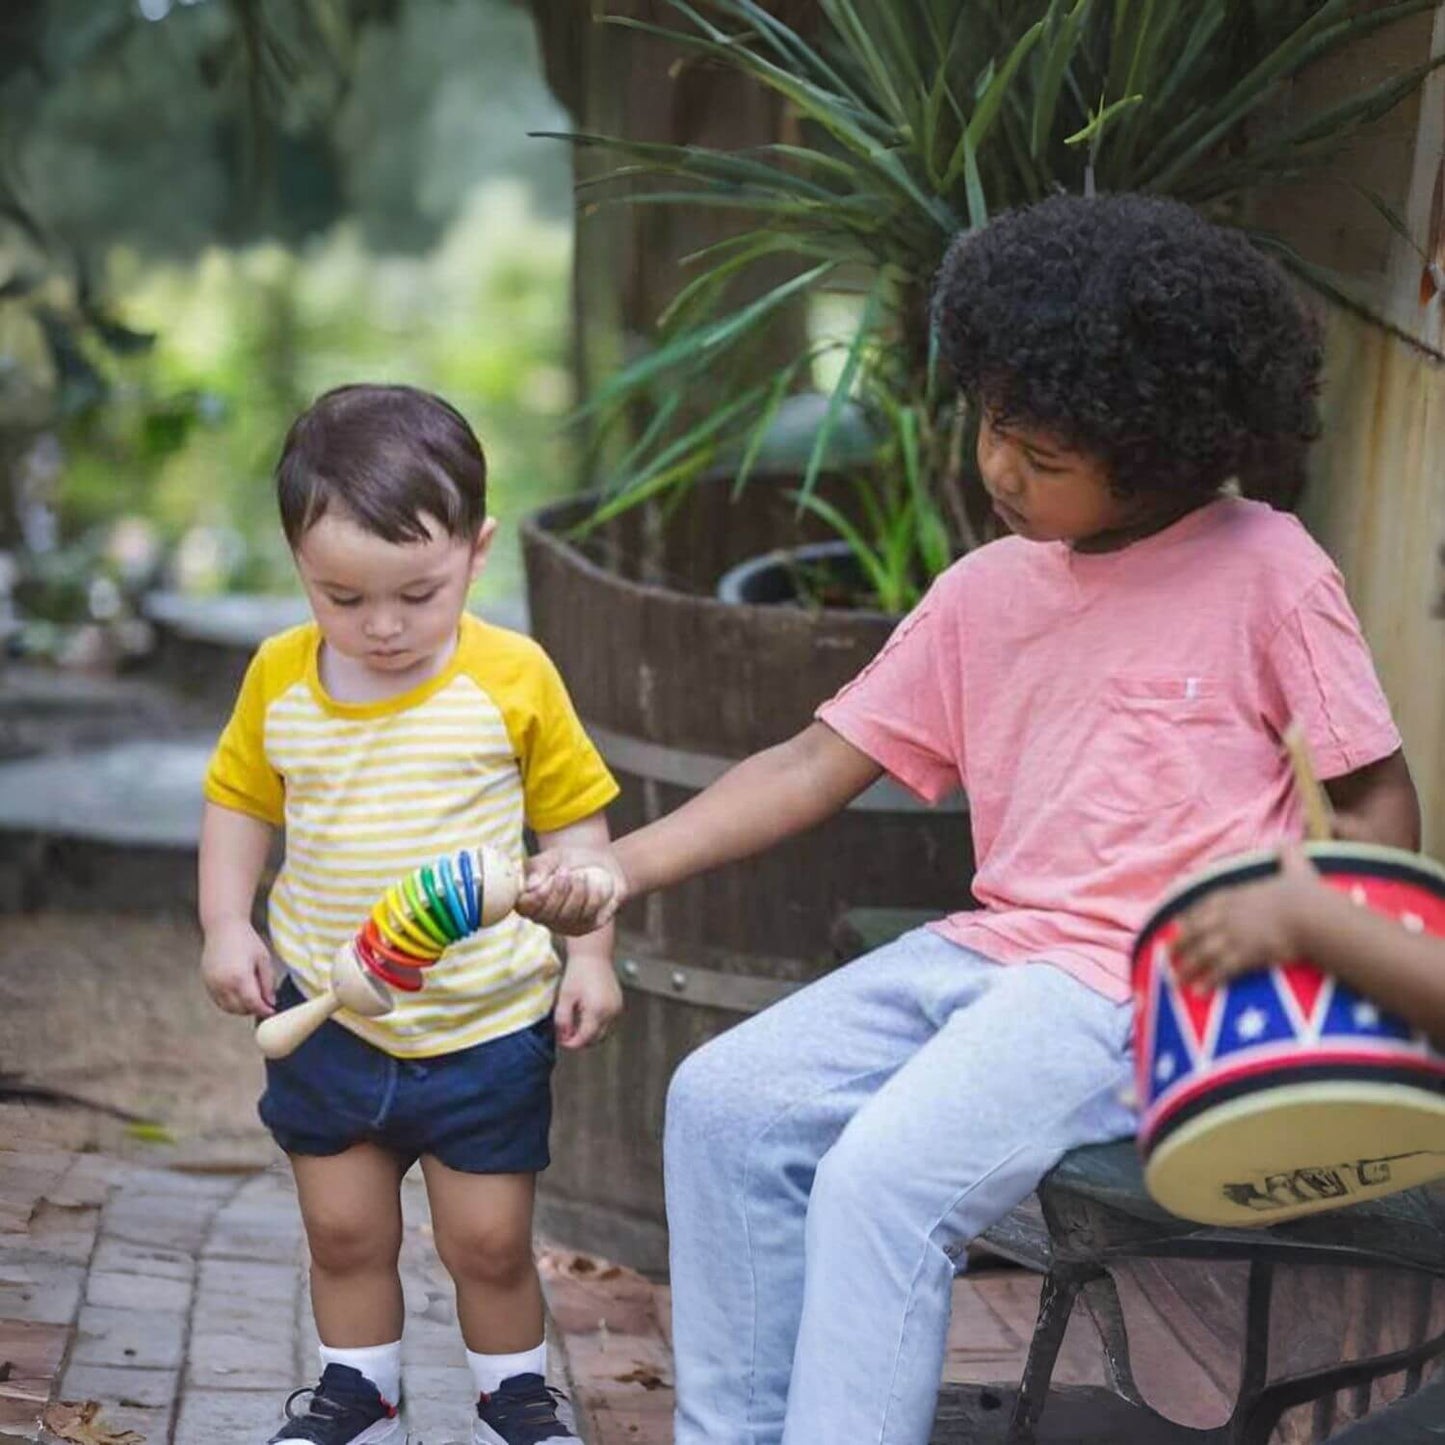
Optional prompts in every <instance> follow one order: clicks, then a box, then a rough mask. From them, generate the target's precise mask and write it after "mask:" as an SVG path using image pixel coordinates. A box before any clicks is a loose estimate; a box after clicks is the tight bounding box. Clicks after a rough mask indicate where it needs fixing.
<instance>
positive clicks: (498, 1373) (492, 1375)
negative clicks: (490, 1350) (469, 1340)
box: [467, 1340, 547, 1395]
mask: <svg viewBox="0 0 1445 1445" xmlns="http://www.w3.org/2000/svg"><path fill="white" fill-rule="evenodd" d="M467 1364H469V1365H470V1366H471V1367H472V1379H473V1380H475V1381H476V1385H477V1393H478V1394H479V1395H491V1394H494V1393H495V1392H496V1389H497V1386H498V1385H500V1384H501V1383H502V1381H503V1380H510V1379H511V1378H512V1376H513V1375H541V1376H542V1377H543V1378H544V1379H545V1378H546V1375H547V1342H546V1340H543V1341H542V1343H541V1344H540V1345H538V1346H537V1347H536V1349H534V1350H523V1351H522V1352H521V1354H519V1355H478V1354H476V1353H475V1352H473V1351H472V1350H468V1351H467Z"/></svg>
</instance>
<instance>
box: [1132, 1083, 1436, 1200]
mask: <svg viewBox="0 0 1445 1445" xmlns="http://www.w3.org/2000/svg"><path fill="white" fill-rule="evenodd" d="M1442 1174H1445V1096H1442V1095H1440V1094H1436V1093H1431V1092H1430V1091H1428V1090H1425V1089H1421V1088H1416V1087H1412V1086H1411V1085H1409V1084H1393V1083H1366V1082H1362V1081H1359V1080H1355V1081H1346V1080H1324V1081H1314V1082H1310V1083H1301V1084H1285V1085H1277V1086H1275V1087H1274V1088H1271V1089H1264V1090H1261V1091H1259V1092H1258V1093H1254V1094H1248V1095H1246V1096H1245V1097H1243V1098H1238V1099H1231V1100H1229V1101H1228V1102H1226V1103H1222V1104H1220V1105H1218V1106H1217V1107H1216V1108H1213V1109H1209V1110H1208V1111H1206V1112H1205V1113H1203V1114H1201V1115H1199V1116H1198V1117H1197V1118H1195V1119H1191V1120H1189V1121H1188V1122H1187V1123H1185V1124H1182V1125H1180V1126H1179V1127H1178V1128H1177V1129H1175V1130H1174V1131H1172V1132H1171V1133H1170V1134H1169V1135H1168V1137H1167V1138H1164V1139H1162V1140H1161V1141H1160V1142H1159V1144H1158V1145H1157V1146H1156V1147H1155V1149H1154V1151H1153V1153H1152V1154H1151V1155H1150V1157H1149V1162H1148V1164H1147V1166H1146V1167H1145V1171H1144V1178H1145V1183H1146V1184H1147V1186H1148V1189H1149V1192H1150V1194H1152V1195H1153V1196H1154V1198H1155V1199H1156V1200H1157V1201H1158V1202H1159V1203H1160V1204H1162V1205H1163V1206H1164V1208H1165V1209H1167V1210H1169V1211H1170V1212H1171V1213H1173V1214H1177V1215H1179V1216H1180V1217H1181V1218H1184V1219H1193V1220H1197V1221H1198V1222H1199V1223H1201V1224H1223V1225H1232V1226H1235V1227H1239V1226H1246V1227H1248V1226H1258V1225H1267V1224H1280V1223H1282V1222H1283V1221H1284V1220H1287V1219H1297V1218H1299V1216H1300V1215H1303V1214H1315V1213H1318V1212H1319V1211H1320V1210H1323V1209H1338V1208H1340V1207H1341V1206H1342V1205H1346V1204H1358V1203H1359V1202H1361V1201H1362V1200H1365V1199H1378V1198H1380V1197H1381V1196H1383V1195H1386V1194H1393V1193H1395V1192H1396V1191H1397V1190H1400V1189H1410V1188H1413V1187H1414V1186H1415V1185H1417V1184H1423V1183H1424V1182H1425V1181H1426V1180H1428V1179H1433V1178H1435V1177H1436V1176H1438V1175H1442Z"/></svg>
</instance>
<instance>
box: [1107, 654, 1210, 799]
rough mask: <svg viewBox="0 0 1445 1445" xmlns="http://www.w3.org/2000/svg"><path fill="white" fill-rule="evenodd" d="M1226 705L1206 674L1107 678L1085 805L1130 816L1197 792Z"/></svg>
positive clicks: (1198, 793) (1201, 787)
mask: <svg viewBox="0 0 1445 1445" xmlns="http://www.w3.org/2000/svg"><path fill="white" fill-rule="evenodd" d="M1225 706H1226V705H1225V703H1224V701H1223V699H1222V697H1221V695H1220V689H1219V687H1218V685H1217V684H1216V683H1215V682H1214V681H1213V680H1212V679H1210V678H1207V677H1191V676H1187V675H1186V676H1184V677H1178V676H1169V677H1128V676H1118V677H1111V678H1108V679H1106V680H1105V682H1104V684H1103V686H1102V688H1101V689H1100V693H1099V695H1098V704H1097V726H1098V732H1097V733H1096V735H1095V745H1094V746H1093V747H1092V748H1091V749H1090V754H1091V757H1090V762H1091V767H1090V779H1089V783H1090V786H1089V788H1088V789H1087V797H1086V805H1087V806H1088V807H1089V808H1090V810H1093V809H1097V810H1098V811H1099V812H1102V813H1107V814H1110V815H1113V816H1115V817H1137V816H1139V815H1143V814H1148V813H1154V812H1158V811H1160V810H1162V809H1167V808H1175V807H1178V806H1180V805H1181V804H1184V803H1188V802H1191V801H1193V800H1194V799H1196V798H1198V797H1199V796H1200V795H1201V793H1202V792H1203V791H1204V784H1205V774H1206V769H1207V767H1208V763H1209V750H1210V748H1209V744H1210V738H1211V735H1213V734H1214V733H1215V729H1216V727H1217V724H1218V723H1219V721H1220V720H1221V718H1222V717H1223V714H1224V709H1225Z"/></svg>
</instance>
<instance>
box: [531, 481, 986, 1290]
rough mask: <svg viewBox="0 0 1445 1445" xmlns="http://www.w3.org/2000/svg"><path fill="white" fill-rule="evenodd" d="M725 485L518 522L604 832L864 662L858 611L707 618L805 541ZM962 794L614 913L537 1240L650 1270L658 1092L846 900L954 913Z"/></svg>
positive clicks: (962, 854) (781, 989)
mask: <svg viewBox="0 0 1445 1445" xmlns="http://www.w3.org/2000/svg"><path fill="white" fill-rule="evenodd" d="M729 493H730V488H729V486H728V484H727V483H726V481H719V482H718V483H716V484H706V485H703V486H699V487H697V488H695V489H694V490H693V492H692V493H691V494H690V495H689V497H688V498H687V500H686V501H685V503H683V504H682V505H681V506H680V507H676V508H675V509H673V510H672V511H671V512H670V513H669V514H668V515H666V516H663V515H662V514H660V513H658V512H651V513H648V512H644V511H642V510H638V511H634V512H632V513H629V514H627V515H626V516H624V517H622V518H619V519H617V520H616V521H614V522H612V523H609V524H607V525H606V526H605V527H601V528H597V529H595V530H592V531H589V532H587V533H585V534H584V535H581V536H579V535H578V533H577V529H578V527H579V526H580V525H581V524H583V523H585V522H586V520H587V519H588V517H589V516H590V515H591V513H592V511H593V510H594V508H595V505H596V503H595V500H593V499H590V498H579V499H574V500H571V501H568V502H564V503H560V504H558V505H556V506H552V507H549V508H547V509H546V510H544V511H542V512H540V513H538V514H536V515H534V516H533V517H532V518H530V519H529V520H528V521H527V522H526V523H525V524H524V526H523V529H522V544H523V554H524V558H525V562H526V569H527V583H528V601H529V607H530V611H531V618H532V631H533V635H534V636H535V637H536V638H537V640H538V641H539V642H540V643H541V644H542V645H543V646H544V647H545V648H546V649H547V651H548V652H549V654H550V655H551V656H552V658H553V659H554V660H555V661H556V663H557V665H558V667H559V668H560V669H561V671H562V674H563V676H564V678H565V679H566V681H567V685H568V688H569V689H570V691H571V694H572V697H573V700H574V702H575V704H576V706H577V710H578V712H579V714H580V716H581V717H582V719H583V721H584V722H585V724H586V725H587V727H588V729H589V730H590V732H591V734H592V736H593V738H594V740H595V741H596V742H597V744H598V746H599V747H600V748H601V750H602V752H603V754H604V755H605V756H606V757H607V759H608V762H609V763H610V765H611V767H612V769H613V771H614V772H615V773H616V775H617V779H618V781H619V783H620V784H621V785H622V796H621V798H620V799H619V800H618V801H617V803H615V804H614V805H613V807H612V808H611V809H610V810H609V812H610V818H611V821H612V826H613V830H614V833H619V834H620V833H623V832H628V831H631V830H632V829H634V828H636V827H639V826H641V825H642V824H643V823H645V822H647V821H649V820H651V819H654V818H657V817H659V816H661V815H662V814H664V813H667V812H670V811H672V810H673V809H675V808H677V807H678V806H679V805H680V804H682V803H683V802H685V801H686V800H687V799H688V798H689V797H691V796H693V795H694V794H695V793H696V792H698V791H699V790H700V789H701V788H703V787H705V786H706V785H707V784H708V783H709V782H710V781H712V779H714V778H715V777H717V776H718V775H719V774H720V773H721V772H722V771H724V770H725V769H726V768H727V767H728V766H729V765H730V764H731V763H733V762H735V761H737V760H738V759H740V758H743V757H745V756H747V755H748V754H749V753H752V752H754V751H756V750H757V749H759V748H762V747H766V746H768V745H770V744H772V743H776V742H779V741H781V740H782V739H784V738H786V737H788V736H789V735H791V734H792V733H794V732H796V731H797V730H798V729H799V728H801V727H803V726H805V725H806V724H807V723H808V722H809V720H810V719H811V717H812V715H813V710H814V709H815V708H816V707H817V705H818V704H819V703H820V702H821V701H823V700H824V699H825V698H827V697H829V696H831V694H832V693H833V692H835V691H836V690H837V689H838V688H839V687H840V686H841V685H842V684H843V683H844V682H846V681H847V680H848V679H849V678H851V677H853V676H854V675H855V674H856V673H857V672H858V671H859V670H860V669H861V668H862V667H863V666H864V665H865V664H866V663H867V662H868V661H869V660H870V659H871V658H872V657H873V655H874V654H875V653H876V652H877V651H878V649H879V647H880V646H881V645H882V643H883V642H884V640H885V639H886V638H887V636H888V634H889V633H890V631H891V630H892V627H893V625H894V622H893V619H890V618H888V617H885V616H883V615H881V614H877V613H869V612H847V611H833V610H808V609H805V608H801V607H796V606H781V607H780V606H749V605H740V604H733V603H726V602H722V601H719V600H717V598H716V597H715V596H714V595H713V590H714V588H715V586H716V583H717V579H718V578H719V577H720V576H721V574H722V573H723V572H724V571H726V570H727V569H728V568H729V567H731V566H733V565H734V564H736V563H738V562H739V561H741V560H742V559H743V558H745V557H747V556H749V555H754V554H756V553H759V552H764V551H769V550H772V549H774V548H776V547H778V546H780V545H782V546H787V545H792V544H793V543H795V542H801V541H807V540H812V538H811V537H810V536H808V535H805V529H800V528H799V526H798V524H797V522H796V520H795V518H794V516H793V507H792V504H791V503H790V502H788V501H787V500H786V498H785V497H784V496H783V488H781V487H779V486H776V485H768V484H766V483H758V482H754V483H753V484H751V485H750V487H749V490H748V492H747V493H746V494H745V496H744V498H743V501H742V502H741V503H735V502H733V501H732V500H731V499H730V495H729ZM971 873H972V852H971V844H970V838H969V830H968V819H967V814H966V811H965V809H964V805H963V800H962V799H961V798H959V797H956V798H954V799H951V800H949V801H948V802H946V803H945V804H944V805H941V806H940V807H939V808H937V809H928V808H925V807H922V806H921V805H919V804H918V803H917V801H916V800H915V799H913V798H912V797H911V796H910V795H908V794H906V793H905V792H904V791H903V790H902V789H900V788H898V787H896V786H895V785H893V784H891V783H888V782H884V783H881V784H879V785H878V786H876V787H875V788H873V789H870V790H869V792H868V793H867V794H865V795H864V796H863V797H862V798H860V799H858V800H857V802H856V803H855V804H854V806H853V807H852V808H850V809H848V810H847V811H846V812H845V813H844V814H842V815H840V816H839V817H837V818H835V819H833V820H831V821H830V822H828V823H826V824H825V825H823V826H822V827H820V828H818V829H816V830H814V831H813V832H811V833H809V834H807V835H805V836H803V837H800V838H797V839H794V840H792V841H790V842H788V843H786V844H784V845H782V846H781V847H778V848H776V849H774V850H773V851H771V852H770V853H768V854H765V855H763V856H761V857H758V858H755V859H751V860H748V861H746V862H743V863H740V864H736V865H733V866H731V867H728V868H724V869H719V870H717V871H716V872H714V873H711V874H709V875H707V876H706V877H704V878H700V879H695V880H692V881H691V882H688V883H685V884H682V885H680V886H678V887H676V888H673V889H671V890H668V891H667V892H665V893H660V894H657V895H654V896H652V897H649V898H646V899H642V900H638V901H637V902H636V903H634V904H631V905H629V907H628V908H627V909H626V910H625V912H624V913H623V915H622V918H621V921H620V922H621V931H620V936H619V942H618V960H619V969H620V971H621V974H622V979H623V983H624V985H625V987H626V991H627V1010H626V1014H625V1017H624V1019H623V1021H622V1022H621V1024H620V1025H619V1027H618V1029H617V1030H616V1031H615V1032H614V1034H613V1035H612V1037H611V1038H610V1039H609V1040H608V1042H607V1043H606V1044H604V1045H603V1046H601V1047H599V1048H596V1049H592V1050H589V1051H587V1052H586V1053H585V1054H583V1055H582V1056H580V1057H576V1056H569V1057H568V1058H566V1059H564V1060H563V1062H562V1064H561V1067H560V1070H559V1076H558V1087H557V1113H556V1119H555V1123H554V1125H553V1132H552V1154H553V1161H554V1162H553V1164H552V1167H551V1169H550V1170H549V1171H548V1172H547V1174H546V1175H544V1176H543V1178H544V1198H543V1227H544V1228H545V1229H547V1230H548V1231H550V1232H551V1233H552V1235H553V1237H556V1238H559V1239H561V1240H564V1241H566V1242H568V1243H570V1244H573V1245H574V1246H575V1247H578V1248H584V1249H591V1250H595V1251H597V1252H599V1253H604V1254H607V1255H609V1256H610V1257H612V1258H615V1259H619V1260H622V1261H623V1262H626V1263H629V1264H632V1265H633V1266H634V1267H637V1268H640V1269H643V1270H647V1271H655V1272H661V1271H662V1270H664V1269H665V1268H666V1234H665V1225H664V1220H663V1202H662V1182H661V1147H660V1137H661V1128H662V1117H663V1103H664V1098H665V1094H666V1089H667V1084H668V1080H669V1078H670V1077H671V1075H672V1072H673V1070H674V1069H675V1068H676V1066H677V1064H678V1063H679V1061H680V1060H681V1059H682V1058H683V1057H684V1056H685V1055H686V1054H687V1053H689V1052H690V1051H691V1050H692V1049H694V1048H696V1047H697V1046H698V1045H699V1044H701V1043H703V1042H705V1041H706V1040H707V1039H709V1038H711V1037H713V1036H714V1035H716V1034H717V1033H719V1032H721V1031H722V1030H723V1029H725V1028H727V1027H729V1026H730V1025H731V1024H733V1023H736V1022H737V1021H738V1020H739V1019H741V1018H743V1017H744V1016H746V1015H747V1014H750V1013H752V1012H755V1011H756V1010H757V1009H759V1008H763V1007H766V1006H767V1005H768V1004H769V1003H772V1002H774V1001H775V1000H776V999H778V998H780V997H782V996H783V995H784V994H785V993H787V992H789V991H790V990H792V989H793V988H795V987H797V986H798V985H799V984H801V983H805V982H807V981H808V980H810V979H813V978H816V977H817V976H818V975H819V974H821V973H823V972H825V971H826V970H827V969H828V968H830V967H831V966H832V965H833V964H834V963H835V961H836V958H835V950H834V946H833V941H832V940H833V933H834V929H835V926H836V925H837V923H838V921H839V919H840V918H841V915H842V914H843V913H844V911H846V910H847V909H849V908H854V907H860V906H877V907H911V908H936V909H937V910H938V911H939V913H940V914H941V913H943V912H945V911H948V910H951V909H956V908H959V907H964V906H968V903H969V892H968V888H969V881H970V878H971Z"/></svg>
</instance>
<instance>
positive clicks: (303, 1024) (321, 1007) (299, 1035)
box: [256, 988, 341, 1059]
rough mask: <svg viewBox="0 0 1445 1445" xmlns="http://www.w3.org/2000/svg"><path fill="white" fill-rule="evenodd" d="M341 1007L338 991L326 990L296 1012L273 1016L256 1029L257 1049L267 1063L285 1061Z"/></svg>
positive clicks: (294, 1009)
mask: <svg viewBox="0 0 1445 1445" xmlns="http://www.w3.org/2000/svg"><path fill="white" fill-rule="evenodd" d="M340 1007H341V999H340V998H339V997H338V996H337V993H336V990H335V989H331V988H329V989H327V990H326V992H325V993H319V994H317V995H316V997H315V998H309V999H307V1000H306V1002H305V1003H299V1004H297V1005H296V1007H295V1008H288V1009H286V1010H284V1011H283V1012H281V1013H278V1014H272V1015H271V1017H270V1018H268V1019H262V1020H261V1022H260V1023H259V1024H258V1025H257V1027H256V1047H257V1048H259V1049H260V1050H261V1052H262V1053H263V1054H265V1056H266V1057H267V1058H268V1059H284V1058H285V1057H286V1055H287V1054H290V1053H294V1052H295V1051H296V1050H297V1049H299V1048H300V1047H301V1045H302V1044H304V1043H305V1042H306V1040H307V1039H309V1038H310V1037H311V1035H312V1034H314V1033H315V1032H316V1030H317V1029H319V1028H320V1027H321V1025H322V1024H324V1023H325V1022H326V1020H327V1019H329V1018H330V1017H331V1015H332V1014H334V1013H335V1012H336V1010H337V1009H339V1008H340Z"/></svg>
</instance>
